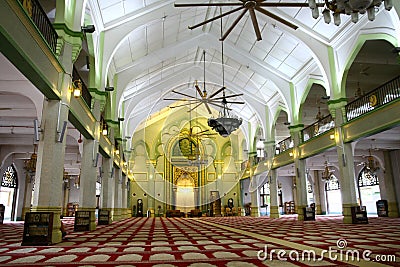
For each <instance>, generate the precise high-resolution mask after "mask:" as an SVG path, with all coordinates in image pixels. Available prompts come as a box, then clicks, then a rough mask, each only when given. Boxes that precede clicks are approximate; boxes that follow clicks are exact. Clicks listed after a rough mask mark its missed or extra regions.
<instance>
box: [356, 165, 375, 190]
mask: <svg viewBox="0 0 400 267" xmlns="http://www.w3.org/2000/svg"><path fill="white" fill-rule="evenodd" d="M357 184H358V187H366V186H374V185H379V178H378V175H376V173H373V172H371V171H370V170H369V169H368V168H367V166H364V167H363V168H362V169H361V171H360V172H359V173H358V177H357Z"/></svg>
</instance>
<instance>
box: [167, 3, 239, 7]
mask: <svg viewBox="0 0 400 267" xmlns="http://www.w3.org/2000/svg"><path fill="white" fill-rule="evenodd" d="M196 6H205V7H208V6H243V3H191V4H177V3H175V4H174V7H196Z"/></svg>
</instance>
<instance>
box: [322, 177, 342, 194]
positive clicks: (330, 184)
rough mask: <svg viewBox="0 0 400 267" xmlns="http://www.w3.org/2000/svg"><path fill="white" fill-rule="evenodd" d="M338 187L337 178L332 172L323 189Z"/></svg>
mask: <svg viewBox="0 0 400 267" xmlns="http://www.w3.org/2000/svg"><path fill="white" fill-rule="evenodd" d="M339 189H340V182H339V179H338V178H337V177H336V176H335V175H334V174H332V175H331V177H330V179H329V180H328V181H327V182H326V183H325V191H333V190H339Z"/></svg>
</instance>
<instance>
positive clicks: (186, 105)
mask: <svg viewBox="0 0 400 267" xmlns="http://www.w3.org/2000/svg"><path fill="white" fill-rule="evenodd" d="M190 104H191V103H187V104H182V105H178V106H171V107H170V108H180V107H184V106H185V107H188V106H189V105H190ZM200 104H201V103H200Z"/></svg>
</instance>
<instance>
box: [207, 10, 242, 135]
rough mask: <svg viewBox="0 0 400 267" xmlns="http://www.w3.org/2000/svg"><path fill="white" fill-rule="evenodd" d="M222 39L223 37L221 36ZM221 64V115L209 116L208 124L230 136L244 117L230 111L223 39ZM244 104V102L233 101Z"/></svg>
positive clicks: (219, 132)
mask: <svg viewBox="0 0 400 267" xmlns="http://www.w3.org/2000/svg"><path fill="white" fill-rule="evenodd" d="M221 35H222V18H221ZM221 39H222V38H221ZM221 55H222V56H221V66H222V88H223V91H222V92H223V97H222V107H221V110H220V112H219V117H217V118H209V119H208V126H210V127H211V128H212V129H213V130H214V131H216V132H218V134H219V135H221V136H222V137H227V136H229V135H230V134H231V133H232V132H234V131H235V130H237V129H238V128H239V127H240V125H241V124H242V119H241V118H239V117H236V116H232V115H231V114H230V112H229V110H230V109H229V108H228V101H227V100H226V97H225V68H224V41H223V40H222V41H221ZM231 103H238V104H242V103H243V102H231Z"/></svg>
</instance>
